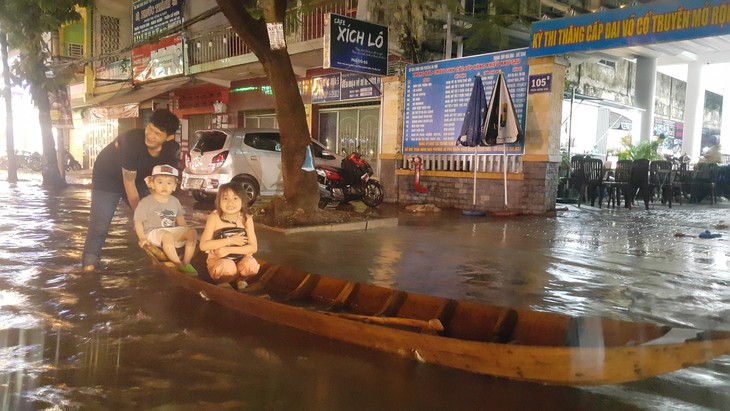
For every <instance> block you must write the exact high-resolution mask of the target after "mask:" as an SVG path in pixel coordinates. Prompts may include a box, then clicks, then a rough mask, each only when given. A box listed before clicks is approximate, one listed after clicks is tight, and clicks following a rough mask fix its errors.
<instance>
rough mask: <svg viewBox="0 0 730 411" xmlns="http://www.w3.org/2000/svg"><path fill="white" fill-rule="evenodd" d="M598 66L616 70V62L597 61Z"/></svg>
mask: <svg viewBox="0 0 730 411" xmlns="http://www.w3.org/2000/svg"><path fill="white" fill-rule="evenodd" d="M598 65H599V66H604V67H608V68H612V69H616V62H615V61H610V60H598Z"/></svg>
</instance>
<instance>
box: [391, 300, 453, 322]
mask: <svg viewBox="0 0 730 411" xmlns="http://www.w3.org/2000/svg"><path fill="white" fill-rule="evenodd" d="M455 308H456V300H452V299H448V298H443V297H434V296H430V295H422V294H414V293H409V294H408V296H407V297H406V299H405V301H404V302H403V304H402V305H401V307H400V309H399V310H398V313H397V314H395V315H397V316H398V317H405V318H420V319H424V320H425V319H431V318H435V319H438V320H439V321H441V323H442V324H448V323H449V320H450V319H451V316H452V315H453V314H454V309H455Z"/></svg>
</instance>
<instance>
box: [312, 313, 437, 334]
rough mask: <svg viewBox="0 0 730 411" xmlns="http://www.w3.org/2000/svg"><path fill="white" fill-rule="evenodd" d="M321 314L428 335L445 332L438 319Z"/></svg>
mask: <svg viewBox="0 0 730 411" xmlns="http://www.w3.org/2000/svg"><path fill="white" fill-rule="evenodd" d="M321 313H323V314H327V315H332V316H335V317H340V318H344V319H346V320H353V321H361V322H365V323H370V324H378V325H390V326H401V327H411V328H418V329H420V330H421V331H423V332H425V333H428V334H436V333H439V332H442V331H444V325H443V324H441V321H440V320H439V319H437V318H432V319H430V320H417V319H415V318H401V317H378V316H373V315H359V314H348V313H332V312H328V311H321Z"/></svg>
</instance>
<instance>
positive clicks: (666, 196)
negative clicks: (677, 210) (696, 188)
mask: <svg viewBox="0 0 730 411" xmlns="http://www.w3.org/2000/svg"><path fill="white" fill-rule="evenodd" d="M650 167H651V168H650V171H649V184H650V186H651V188H652V189H656V190H657V192H658V193H659V198H660V199H661V202H662V204H665V203H666V204H668V205H669V208H672V197H673V195H672V190H673V184H674V172H673V171H672V163H671V162H670V161H666V160H657V161H652V162H651V166H650Z"/></svg>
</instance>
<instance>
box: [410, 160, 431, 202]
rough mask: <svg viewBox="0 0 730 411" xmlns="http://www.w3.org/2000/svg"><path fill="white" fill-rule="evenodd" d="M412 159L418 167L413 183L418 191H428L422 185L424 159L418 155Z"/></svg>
mask: <svg viewBox="0 0 730 411" xmlns="http://www.w3.org/2000/svg"><path fill="white" fill-rule="evenodd" d="M411 161H412V162H413V166H414V168H415V169H416V175H415V180H414V182H413V185H414V186H415V188H416V192H418V193H427V192H428V189H427V188H426V187H422V186H421V163H422V162H423V160H422V159H421V156H416V157H415V158H411Z"/></svg>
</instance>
